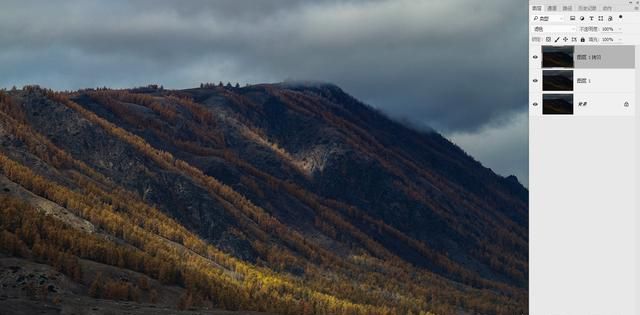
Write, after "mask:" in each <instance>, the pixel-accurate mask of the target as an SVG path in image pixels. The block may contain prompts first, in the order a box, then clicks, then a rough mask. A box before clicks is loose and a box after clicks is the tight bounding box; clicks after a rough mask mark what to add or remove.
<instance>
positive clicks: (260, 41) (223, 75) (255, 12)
mask: <svg viewBox="0 0 640 315" xmlns="http://www.w3.org/2000/svg"><path fill="white" fill-rule="evenodd" d="M131 2H134V3H131ZM526 10H527V7H526V5H523V4H522V3H521V1H514V0H485V1H477V0H447V1H443V0H424V1H421V0H369V1H365V0H351V1H317V0H316V1H296V0H270V1H266V0H252V1H241V0H221V1H204V0H190V1H177V0H176V1H163V0H148V1H145V0H142V1H114V0H104V1H25V0H19V1H18V0H16V1H3V3H2V10H1V11H0V44H1V45H0V74H1V75H0V86H3V87H11V86H12V85H17V86H22V85H24V84H32V83H35V84H40V85H42V86H46V87H50V88H53V89H77V88H83V87H95V86H110V87H131V86H139V85H146V84H148V83H158V84H163V85H164V86H165V87H167V88H187V87H193V86H196V85H198V84H199V83H200V82H217V81H220V80H222V81H225V82H226V81H231V82H236V81H237V82H240V83H241V84H244V83H261V82H278V81H282V80H285V79H292V80H314V81H327V82H332V83H335V84H337V85H339V86H341V87H342V88H343V89H344V90H346V91H347V92H349V93H350V94H352V95H354V96H355V97H357V98H359V99H360V100H362V101H364V102H366V103H368V104H370V105H372V106H375V107H377V108H380V109H382V110H383V111H384V112H386V113H388V114H389V115H391V116H393V117H396V118H399V119H403V120H409V121H411V122H412V124H413V125H415V126H420V127H424V128H427V126H428V127H432V128H434V129H436V130H437V131H439V132H441V133H443V134H444V135H445V136H447V137H449V138H450V139H452V140H453V141H454V142H456V143H458V144H459V145H460V146H461V147H462V148H463V149H465V150H466V151H467V152H469V153H470V154H471V155H473V156H474V157H476V158H477V159H478V160H480V161H481V162H482V163H483V164H485V165H486V166H488V167H491V168H493V169H494V170H495V171H496V172H498V173H500V174H503V175H508V174H515V175H517V176H518V178H520V180H521V181H522V182H523V183H525V185H526V182H527V181H528V176H527V173H528V171H527V165H528V158H527V157H528V153H527V148H528V141H527V138H528V133H527V116H526V110H527V79H526V78H527V57H526V56H527V26H526V25H527V11H526Z"/></svg>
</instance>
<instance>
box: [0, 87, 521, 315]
mask: <svg viewBox="0 0 640 315" xmlns="http://www.w3.org/2000/svg"><path fill="white" fill-rule="evenodd" d="M0 109H1V111H0V142H2V148H1V154H2V155H1V156H0V162H1V163H0V164H1V167H0V170H2V174H4V176H6V177H7V180H8V181H11V182H13V183H15V184H17V185H20V186H21V187H22V188H23V189H25V190H27V191H30V192H31V193H32V194H33V195H34V196H39V197H42V198H46V199H48V200H49V201H50V202H52V203H54V204H56V207H54V208H56V209H58V210H59V212H60V213H64V214H65V215H66V217H65V216H62V215H60V216H58V217H55V216H52V215H50V213H49V212H46V211H44V212H45V213H49V214H47V215H44V216H42V215H41V214H39V213H43V210H42V209H41V207H39V206H38V204H34V203H33V202H32V201H30V200H32V199H33V198H32V199H28V198H24V197H23V196H24V194H21V195H16V194H12V193H10V191H11V189H10V191H9V192H4V193H3V195H2V197H3V198H6V200H7V201H6V204H12V205H15V206H14V208H19V209H23V210H22V211H30V213H34V216H36V217H38V218H40V219H38V220H42V222H38V223H37V224H36V225H37V226H42V228H41V229H42V230H44V231H46V230H49V229H52V230H60V229H64V230H68V231H73V233H76V234H77V239H78V240H86V242H87V243H88V244H94V245H96V246H100V248H104V251H105V252H109V253H112V254H113V253H116V254H114V255H115V256H113V255H104V252H103V254H100V255H99V254H95V253H92V252H91V250H89V249H88V248H90V247H88V248H87V247H86V245H82V244H75V243H73V242H71V243H69V242H70V241H69V240H65V241H62V240H58V239H57V237H50V238H51V239H50V240H47V242H51V243H54V245H55V246H54V247H55V248H58V250H59V252H60V253H62V254H60V255H64V256H65V257H67V258H65V259H67V260H73V259H78V258H81V259H87V260H91V261H96V262H99V263H103V264H107V265H112V266H116V267H118V268H122V269H125V270H133V271H136V272H138V273H141V274H144V275H146V276H149V277H151V278H152V279H157V280H160V282H161V283H165V284H166V285H177V286H179V287H182V288H185V289H186V290H185V291H184V292H185V293H184V294H183V295H184V299H182V300H186V299H187V297H188V298H189V299H188V300H189V301H190V303H189V304H190V305H194V306H196V307H200V308H203V307H204V308H222V309H231V310H234V309H242V310H255V311H269V312H273V313H282V314H323V313H329V314H342V313H345V314H370V313H375V314H387V313H388V314H404V313H409V312H413V313H419V312H428V311H430V312H433V313H437V314H453V313H455V312H463V313H465V312H468V313H480V314H515V313H526V309H527V289H526V288H527V277H528V274H527V259H528V240H527V235H528V228H527V226H528V213H527V191H526V189H524V188H523V187H522V186H521V185H519V184H518V183H517V182H514V181H513V180H510V179H505V178H502V177H500V176H498V175H496V174H494V173H493V172H491V170H489V169H486V168H484V167H483V166H482V165H481V164H479V163H478V162H476V161H475V160H473V159H472V158H471V157H469V156H468V155H466V154H465V153H464V152H463V151H462V150H460V149H459V148H457V147H456V146H455V145H453V144H451V143H450V142H449V141H447V140H446V139H444V138H443V137H441V136H440V135H438V134H437V133H435V132H418V131H415V130H412V129H410V128H407V127H405V126H403V125H401V124H398V123H396V122H394V121H392V120H389V119H388V118H386V117H385V116H384V115H381V114H380V113H378V112H376V111H375V110H373V109H372V108H370V107H369V106H367V105H364V104H362V103H360V102H358V101H357V100H356V99H354V98H352V97H351V96H349V95H348V94H346V93H345V92H344V91H342V90H341V89H340V88H338V87H336V86H333V85H328V84H291V83H283V84H264V85H254V86H249V87H245V88H231V87H218V86H212V85H209V84H207V85H203V86H202V87H201V88H196V89H187V90H163V89H158V88H156V87H149V88H138V89H130V90H108V89H101V90H81V91H76V92H64V93H63V92H52V91H49V90H45V89H41V88H38V87H25V88H24V89H22V90H15V91H8V92H3V93H2V94H0ZM21 196H22V197H21ZM4 208H5V210H4V211H7V215H6V216H3V218H12V217H18V218H16V219H3V221H2V222H1V226H2V228H3V230H4V231H5V232H4V233H5V234H3V235H5V237H6V239H7V240H11V242H4V243H7V244H9V243H12V244H13V243H15V244H19V246H18V245H15V246H13V247H9V246H4V247H5V250H7V251H10V252H11V253H12V255H17V256H22V257H26V258H27V259H30V260H34V261H38V262H45V263H46V262H48V263H50V264H55V263H56V260H59V259H60V258H55V257H58V256H59V255H58V254H55V253H50V254H48V256H47V255H45V254H42V253H38V251H37V250H36V249H38V247H37V246H36V248H35V249H34V246H35V244H36V243H37V242H36V241H38V242H40V241H42V240H43V239H44V238H43V237H41V235H43V234H42V233H41V232H42V231H40V232H38V233H30V234H25V232H24V229H23V228H22V227H23V226H24V225H25V224H24V223H21V221H28V220H27V219H26V218H22V217H20V215H19V213H20V211H18V212H16V211H15V209H13V210H11V209H8V208H7V207H4ZM70 216H73V218H72V219H69V217H70ZM65 218H66V219H65ZM74 222H84V223H85V224H87V225H89V226H94V228H93V229H88V230H83V229H79V228H78V225H77V224H75V225H74ZM70 233H71V232H70ZM76 234H74V235H76ZM58 237H61V236H58ZM4 243H3V244H4ZM52 246H53V245H52ZM49 256H55V257H54V258H50V257H49ZM114 257H115V258H114ZM116 258H117V259H116ZM60 269H64V268H60ZM62 271H63V272H65V270H62ZM74 272H76V271H75V270H71V271H68V270H67V273H70V274H71V275H72V276H73V273H74ZM83 273H84V274H86V273H93V271H91V270H84V271H83ZM78 281H80V282H82V279H79V280H78ZM85 282H86V281H85ZM84 285H90V283H85V284H84ZM133 287H134V288H137V287H136V286H133ZM96 296H97V297H100V296H98V295H96ZM143 302H145V301H143ZM182 306H184V303H183V305H182Z"/></svg>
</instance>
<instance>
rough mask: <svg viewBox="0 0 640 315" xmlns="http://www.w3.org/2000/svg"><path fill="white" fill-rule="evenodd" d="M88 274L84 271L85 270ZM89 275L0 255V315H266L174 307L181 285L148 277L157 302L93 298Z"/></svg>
mask: <svg viewBox="0 0 640 315" xmlns="http://www.w3.org/2000/svg"><path fill="white" fill-rule="evenodd" d="M82 267H83V270H91V272H90V274H95V273H97V272H100V273H103V274H106V275H109V276H110V277H120V278H122V279H126V278H132V279H133V278H135V277H139V276H140V275H139V274H137V273H135V272H131V271H128V270H122V269H119V268H114V267H111V266H107V265H102V264H98V263H95V262H91V261H82ZM85 274H88V273H85ZM91 277H92V276H86V277H84V278H83V279H82V282H83V283H75V282H73V281H71V280H70V279H69V278H68V277H66V276H65V275H63V274H61V273H59V272H57V271H56V270H55V269H53V268H52V267H51V266H48V265H43V264H38V263H34V262H32V261H29V260H25V259H21V258H14V257H6V256H0V315H37V314H47V315H48V314H51V315H53V314H60V315H118V314H129V315H151V314H181V315H195V314H203V315H204V314H209V315H267V314H265V313H257V312H231V311H222V310H207V309H191V310H184V311H180V310H177V309H176V307H175V305H177V301H178V297H179V296H180V294H182V292H183V289H182V288H179V287H170V286H163V285H161V284H159V283H158V282H157V281H155V280H152V279H150V280H149V282H150V288H153V289H156V290H157V291H158V303H156V304H151V303H144V301H146V300H147V296H146V295H145V294H144V293H143V296H142V297H141V301H143V302H141V303H138V302H131V301H113V300H103V299H94V298H91V297H89V296H88V295H87V292H88V286H87V285H85V282H86V283H90V282H91V281H92V279H91Z"/></svg>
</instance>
